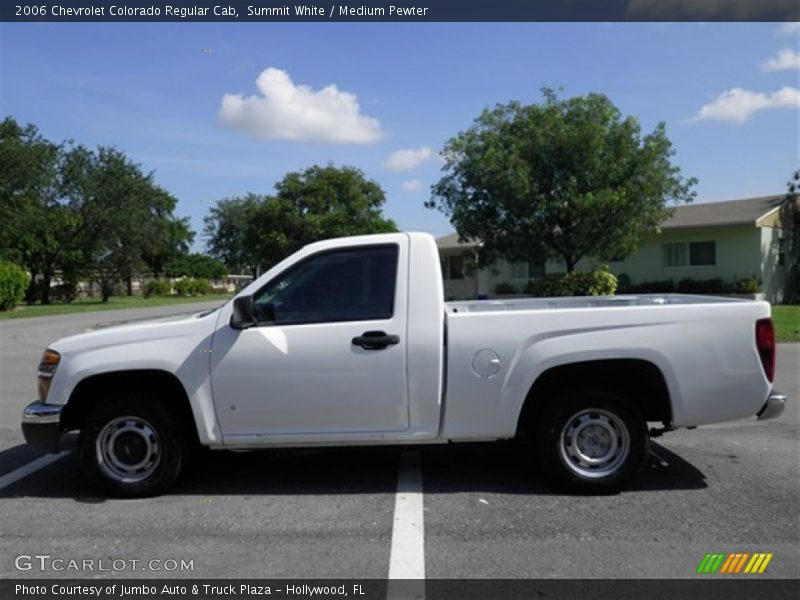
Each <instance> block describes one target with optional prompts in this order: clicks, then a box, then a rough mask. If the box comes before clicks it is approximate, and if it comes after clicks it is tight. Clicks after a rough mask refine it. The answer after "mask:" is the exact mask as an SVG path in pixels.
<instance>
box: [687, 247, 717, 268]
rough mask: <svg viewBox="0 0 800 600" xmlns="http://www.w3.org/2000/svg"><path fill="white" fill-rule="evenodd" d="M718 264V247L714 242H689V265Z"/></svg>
mask: <svg viewBox="0 0 800 600" xmlns="http://www.w3.org/2000/svg"><path fill="white" fill-rule="evenodd" d="M715 264H717V248H716V244H715V243H714V242H691V243H690V244H689V266H692V267H705V266H709V265H715Z"/></svg>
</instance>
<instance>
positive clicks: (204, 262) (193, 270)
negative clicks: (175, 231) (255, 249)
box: [165, 254, 228, 281]
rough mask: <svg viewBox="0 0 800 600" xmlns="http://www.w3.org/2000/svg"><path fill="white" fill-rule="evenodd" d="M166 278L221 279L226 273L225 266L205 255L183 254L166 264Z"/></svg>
mask: <svg viewBox="0 0 800 600" xmlns="http://www.w3.org/2000/svg"><path fill="white" fill-rule="evenodd" d="M165 273H166V274H167V276H168V277H194V278H200V279H210V280H212V281H213V280H216V279H222V278H223V277H225V275H226V274H227V273H228V270H227V269H226V268H225V265H224V264H223V263H222V262H220V261H218V260H217V259H216V258H212V257H211V256H208V255H206V254H184V255H182V256H178V257H176V258H174V259H173V260H172V261H170V262H169V263H167V265H166V268H165Z"/></svg>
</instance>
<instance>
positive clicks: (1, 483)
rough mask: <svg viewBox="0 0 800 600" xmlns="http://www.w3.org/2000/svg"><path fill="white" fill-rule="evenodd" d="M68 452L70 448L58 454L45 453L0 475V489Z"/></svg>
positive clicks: (42, 467)
mask: <svg viewBox="0 0 800 600" xmlns="http://www.w3.org/2000/svg"><path fill="white" fill-rule="evenodd" d="M67 454H69V451H68V450H63V451H61V452H59V453H58V454H45V455H44V456H40V457H39V458H37V459H36V460H32V461H31V462H29V463H27V464H25V465H22V466H21V467H19V468H18V469H14V470H13V471H11V472H10V473H6V474H5V475H3V476H2V477H0V490H2V489H4V488H7V487H8V486H10V485H11V484H13V483H16V482H17V481H19V480H20V479H23V478H25V477H27V476H28V475H31V474H33V473H35V472H36V471H38V470H39V469H44V468H45V467H46V466H48V465H51V464H53V463H54V462H56V461H57V460H58V459H60V458H64V457H65V456H66V455H67Z"/></svg>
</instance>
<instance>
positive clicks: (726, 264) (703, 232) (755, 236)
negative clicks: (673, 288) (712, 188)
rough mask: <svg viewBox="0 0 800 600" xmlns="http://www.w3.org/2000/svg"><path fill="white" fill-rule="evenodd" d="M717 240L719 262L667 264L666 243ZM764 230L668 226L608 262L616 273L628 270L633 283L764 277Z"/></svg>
mask: <svg viewBox="0 0 800 600" xmlns="http://www.w3.org/2000/svg"><path fill="white" fill-rule="evenodd" d="M711 241H713V242H715V244H716V264H715V265H708V266H698V267H691V266H686V267H665V266H664V249H663V246H664V244H670V243H677V242H711ZM760 244H761V232H760V230H759V229H758V228H756V227H755V226H751V227H724V228H723V227H716V228H712V227H710V228H698V229H681V230H667V231H665V232H663V233H661V234H660V235H658V236H656V237H654V238H653V239H651V240H649V241H648V242H646V243H645V244H644V245H643V246H642V247H641V248H639V250H637V251H636V252H635V253H634V254H632V255H631V256H629V257H628V258H627V259H625V260H624V261H621V262H612V263H610V264H609V266H610V267H611V270H612V271H613V272H614V274H615V275H620V274H622V273H625V274H626V275H628V277H630V278H631V282H632V283H639V282H641V281H661V280H666V279H672V280H673V281H675V282H676V283H677V282H678V281H680V280H681V279H687V278H688V279H715V278H717V277H719V278H722V279H724V280H725V281H733V280H735V279H744V278H746V277H758V278H760V277H761V250H760Z"/></svg>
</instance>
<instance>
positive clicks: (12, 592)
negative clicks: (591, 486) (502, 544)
mask: <svg viewBox="0 0 800 600" xmlns="http://www.w3.org/2000/svg"><path fill="white" fill-rule="evenodd" d="M796 592H797V580H796V579H794V580H792V579H777V580H776V579H761V578H758V577H757V578H752V577H751V576H742V577H741V578H721V577H714V576H710V577H708V578H705V579H596V580H595V579H563V580H553V579H546V580H543V579H473V580H465V579H428V580H410V579H400V580H391V581H387V580H385V579H383V580H380V579H331V580H319V579H317V580H314V579H297V580H287V579H172V580H165V579H160V580H159V579H116V578H107V579H41V578H40V579H7V580H0V598H3V600H21V599H27V600H88V599H96V600H266V599H271V600H276V599H281V600H286V599H291V600H340V599H341V598H348V600H385V599H386V598H392V599H394V600H401V599H402V600H406V599H407V600H412V599H416V598H425V599H426V600H493V599H495V598H498V599H499V598H502V599H503V600H530V599H538V598H543V599H545V598H546V599H549V600H562V599H564V600H566V599H570V600H574V599H576V598H592V599H593V600H678V599H680V600H761V599H763V600H784V599H787V600H788V599H789V598H792V599H794V598H795V597H796Z"/></svg>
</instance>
